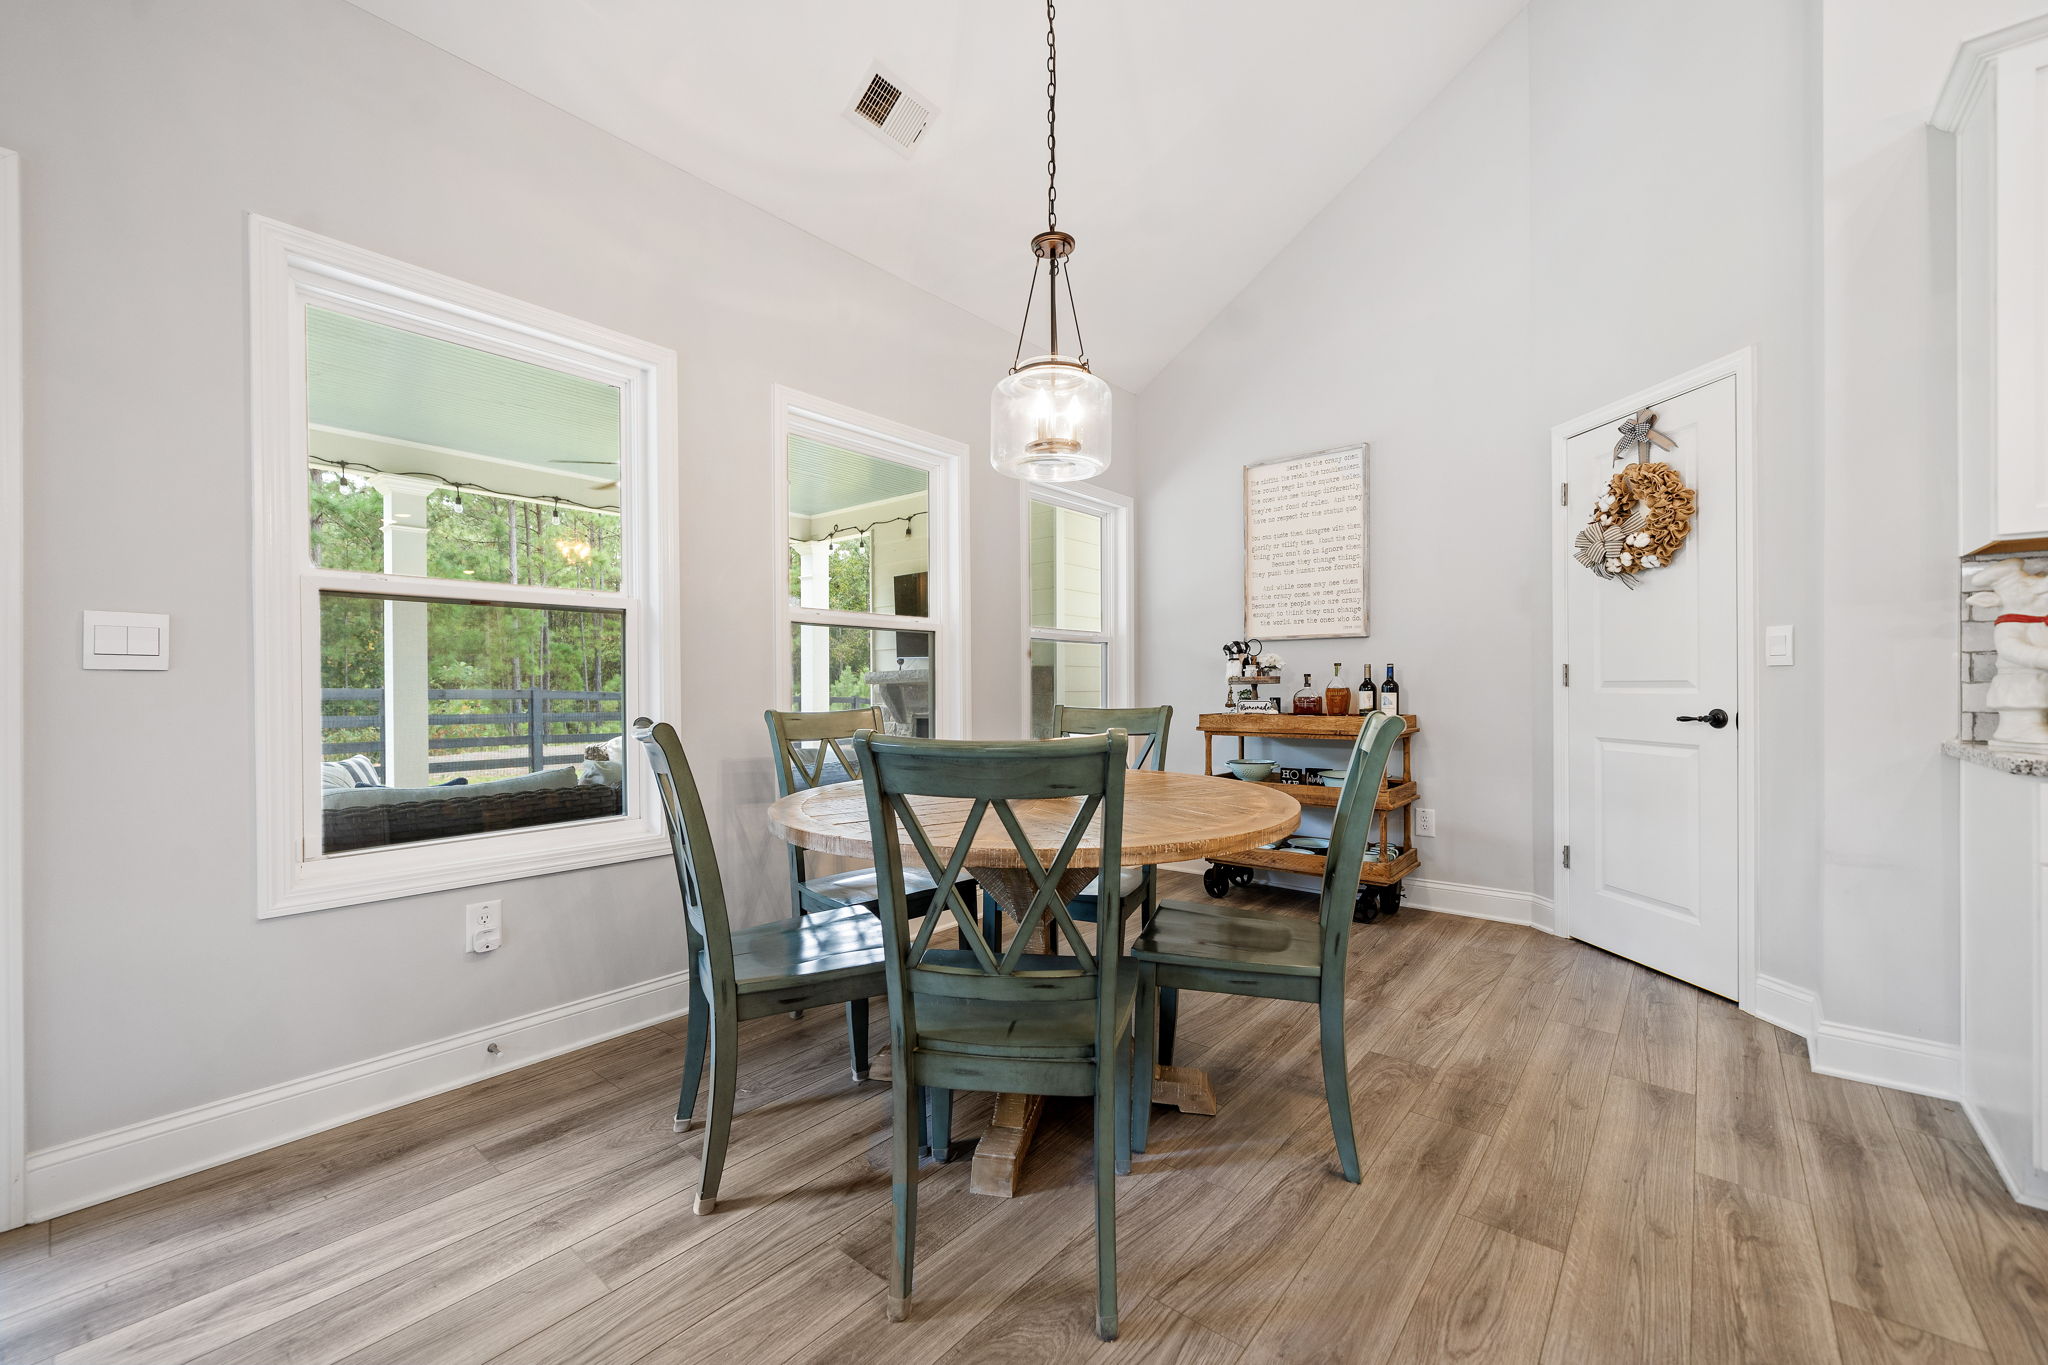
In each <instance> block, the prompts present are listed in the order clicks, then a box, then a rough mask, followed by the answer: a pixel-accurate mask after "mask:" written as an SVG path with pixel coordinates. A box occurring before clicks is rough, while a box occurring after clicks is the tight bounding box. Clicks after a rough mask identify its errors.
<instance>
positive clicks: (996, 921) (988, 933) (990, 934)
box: [981, 894, 1003, 953]
mask: <svg viewBox="0 0 2048 1365" xmlns="http://www.w3.org/2000/svg"><path fill="white" fill-rule="evenodd" d="M981 936H982V937H983V938H985V939H987V940H988V949H989V951H990V952H992V953H1000V952H1001V951H1002V950H1003V907H1002V906H1000V905H997V904H996V902H995V898H994V897H993V896H990V895H987V894H984V895H983V896H982V898H981Z"/></svg>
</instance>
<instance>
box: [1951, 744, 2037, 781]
mask: <svg viewBox="0 0 2048 1365" xmlns="http://www.w3.org/2000/svg"><path fill="white" fill-rule="evenodd" d="M1941 751H1942V752H1943V753H1945V754H1947V755H1948V756H1949V757H1950V758H1960V759H1961V760H1962V761H1963V762H1965V763H1974V764H1976V765H1977V766H1978V767H1980V768H1989V769H1991V770H1992V771H1993V772H2000V773H2011V774H2012V775H2013V776H2014V777H2048V753H2039V754H2029V753H2015V752H2012V751H2010V750H2005V749H1994V748H1992V747H1991V746H1990V745H1989V744H1986V743H1984V742H1983V741H1982V740H1974V739H1945V740H1943V741H1942V742H1941Z"/></svg>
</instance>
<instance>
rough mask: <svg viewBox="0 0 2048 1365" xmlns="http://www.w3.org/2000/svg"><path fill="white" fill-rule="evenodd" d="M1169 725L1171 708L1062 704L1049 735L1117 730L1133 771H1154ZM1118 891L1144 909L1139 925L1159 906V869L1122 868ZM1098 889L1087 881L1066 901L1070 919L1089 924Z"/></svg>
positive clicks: (1162, 759)
mask: <svg viewBox="0 0 2048 1365" xmlns="http://www.w3.org/2000/svg"><path fill="white" fill-rule="evenodd" d="M1172 726H1173V708H1172V707H1171V706H1109V707H1103V706H1067V705H1065V704H1064V703H1063V704H1061V705H1058V706H1055V707H1053V708H1052V733H1053V736H1054V737H1055V738H1064V737H1066V736H1068V735H1099V734H1102V733H1103V732H1104V731H1107V730H1121V731H1123V732H1124V733H1125V734H1126V735H1129V736H1130V745H1131V752H1130V762H1131V766H1132V767H1133V768H1147V767H1149V768H1151V769H1152V770H1153V771H1154V772H1164V771H1166V735H1167V731H1168V730H1170V729H1171V728H1172ZM1118 889H1119V890H1120V891H1121V892H1122V894H1123V898H1124V899H1125V900H1127V901H1128V900H1132V899H1134V898H1137V899H1140V900H1141V901H1142V903H1143V905H1144V907H1145V910H1144V914H1142V915H1140V916H1139V921H1140V922H1141V923H1142V922H1143V921H1144V920H1145V919H1146V918H1148V917H1150V915H1151V913H1152V907H1153V906H1155V905H1157V904H1158V903H1159V869H1157V868H1155V867H1126V868H1124V869H1122V871H1121V873H1120V881H1119V886H1118ZM1098 890H1100V883H1099V882H1090V883H1089V884H1088V885H1087V886H1085V887H1083V888H1082V890H1081V893H1080V894H1079V895H1077V896H1075V897H1074V899H1073V900H1071V901H1069V902H1067V908H1068V909H1069V910H1071V911H1073V912H1074V918H1075V919H1077V920H1081V921H1084V922H1089V923H1092V922H1093V921H1094V919H1095V898H1096V893H1097V891H1098Z"/></svg>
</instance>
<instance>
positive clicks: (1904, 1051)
mask: <svg viewBox="0 0 2048 1365" xmlns="http://www.w3.org/2000/svg"><path fill="white" fill-rule="evenodd" d="M1807 1049H1808V1051H1809V1052H1811V1054H1812V1056H1813V1069H1814V1070H1815V1071H1818V1072H1819V1073H1820V1074H1821V1075H1823V1076H1840V1077H1842V1078H1843V1079H1844V1080H1851V1081H1864V1082H1867V1083H1869V1084H1871V1085H1882V1086H1888V1087H1890V1088H1891V1089H1893V1090H1910V1091H1912V1092H1913V1093H1914V1094H1916V1095H1933V1096H1935V1097H1936V1098H1938V1099H1944V1100H1952V1099H1955V1098H1956V1097H1957V1096H1958V1095H1960V1094H1961V1093H1962V1088H1963V1086H1962V1081H1963V1052H1962V1049H1961V1048H1960V1047H1958V1046H1956V1044H1954V1043H1937V1042H1932V1041H1930V1040H1928V1039H1926V1038H1911V1037H1908V1036H1907V1035H1905V1034H1903V1033H1886V1032H1884V1031H1882V1030H1880V1029H1871V1028H1858V1027H1857V1026H1855V1025H1854V1024H1837V1023H1832V1022H1830V1021H1828V1020H1826V1019H1823V1020H1821V1021H1820V1025H1819V1027H1818V1028H1816V1029H1815V1030H1814V1032H1813V1035H1812V1036H1811V1037H1810V1038H1809V1039H1808V1040H1807Z"/></svg>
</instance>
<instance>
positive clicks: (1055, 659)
mask: <svg viewBox="0 0 2048 1365" xmlns="http://www.w3.org/2000/svg"><path fill="white" fill-rule="evenodd" d="M1024 542H1025V574H1024V591H1025V619H1026V622H1027V635H1028V639H1027V640H1026V643H1025V655H1026V660H1027V664H1026V670H1027V684H1026V688H1025V695H1026V698H1027V706H1028V708H1029V710H1028V717H1027V719H1028V724H1029V733H1030V734H1031V735H1032V737H1033V738H1037V739H1045V738H1048V737H1050V736H1051V734H1052V716H1053V708H1054V707H1055V706H1059V705H1065V706H1129V705H1131V689H1132V679H1131V649H1130V630H1129V621H1130V611H1131V607H1130V582H1131V571H1130V550H1131V547H1130V503H1129V501H1128V500H1127V499H1124V498H1122V497H1120V496H1118V495H1116V494H1111V493H1106V492H1101V491H1091V490H1083V489H1079V488H1050V487H1047V488H1038V487H1027V488H1026V489H1025V494H1024Z"/></svg>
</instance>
